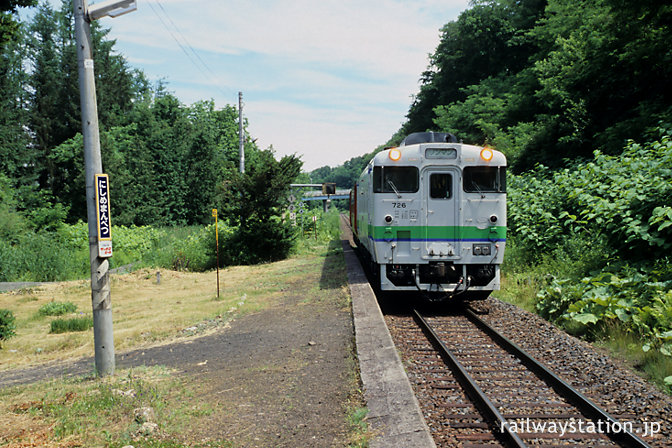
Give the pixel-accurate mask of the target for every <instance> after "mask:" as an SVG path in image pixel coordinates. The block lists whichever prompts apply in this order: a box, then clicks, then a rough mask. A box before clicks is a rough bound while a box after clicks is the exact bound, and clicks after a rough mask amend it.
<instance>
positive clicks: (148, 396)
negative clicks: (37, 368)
mask: <svg viewBox="0 0 672 448" xmlns="http://www.w3.org/2000/svg"><path fill="white" fill-rule="evenodd" d="M195 388H198V385H197V384H188V383H186V382H184V381H183V380H182V379H180V377H179V376H178V375H176V374H175V372H173V371H171V370H168V369H165V368H163V367H142V368H136V369H131V370H124V371H120V372H118V374H117V375H116V376H114V377H107V378H105V379H104V380H97V379H94V378H77V379H68V380H58V381H47V382H41V383H37V384H33V385H29V386H19V387H13V388H10V389H6V390H0V402H1V403H0V428H2V431H0V446H3V447H7V448H13V447H17V448H18V447H24V446H41V447H47V448H49V447H75V446H87V447H119V448H120V447H123V446H126V445H129V444H132V445H133V446H134V447H136V448H140V447H157V448H158V447H162V448H168V447H183V446H191V447H195V446H200V447H203V448H205V447H212V448H215V447H231V446H233V445H232V444H231V443H229V442H227V441H214V442H204V443H202V444H200V445H193V444H190V445H186V444H185V443H184V441H183V440H182V438H181V437H180V432H181V429H182V428H186V427H187V426H189V425H190V424H191V422H192V420H193V419H197V418H199V417H201V416H207V415H209V414H210V413H211V412H212V408H211V405H210V404H209V403H207V402H204V401H199V400H196V399H195V398H194V396H195V395H196V394H195ZM141 407H149V408H151V409H152V411H153V414H154V421H155V422H156V423H157V424H158V432H157V433H155V434H154V435H153V436H151V437H141V438H138V437H137V434H138V431H139V429H140V423H139V422H138V421H137V420H136V418H135V410H136V409H138V408H141Z"/></svg>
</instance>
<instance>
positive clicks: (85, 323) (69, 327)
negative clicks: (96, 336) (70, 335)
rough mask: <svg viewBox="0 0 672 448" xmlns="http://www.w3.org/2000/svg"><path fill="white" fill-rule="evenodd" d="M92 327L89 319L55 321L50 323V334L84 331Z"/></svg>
mask: <svg viewBox="0 0 672 448" xmlns="http://www.w3.org/2000/svg"><path fill="white" fill-rule="evenodd" d="M91 327H93V318H91V317H73V318H72V319H55V320H53V321H51V333H54V334H59V333H67V332H70V331H86V330H88V329H89V328H91Z"/></svg>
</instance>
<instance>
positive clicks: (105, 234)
mask: <svg viewBox="0 0 672 448" xmlns="http://www.w3.org/2000/svg"><path fill="white" fill-rule="evenodd" d="M95 177H96V179H95V188H96V218H97V223H98V256H99V257H101V258H109V257H111V256H112V224H111V223H110V178H109V176H108V175H107V174H96V176H95Z"/></svg>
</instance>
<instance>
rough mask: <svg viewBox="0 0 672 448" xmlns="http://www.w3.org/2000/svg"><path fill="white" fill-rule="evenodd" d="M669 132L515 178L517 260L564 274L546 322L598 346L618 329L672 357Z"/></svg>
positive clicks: (549, 291) (543, 301)
mask: <svg viewBox="0 0 672 448" xmlns="http://www.w3.org/2000/svg"><path fill="white" fill-rule="evenodd" d="M660 131H661V138H660V139H659V140H658V141H654V142H649V143H646V144H639V143H635V142H632V141H631V142H629V143H628V144H627V146H626V148H625V149H624V150H623V153H622V154H621V155H619V156H609V155H605V154H603V153H601V152H599V151H598V152H596V153H595V157H594V159H593V160H592V161H590V162H588V163H585V164H575V165H574V166H573V167H572V168H566V169H563V170H560V171H556V172H550V171H549V170H547V169H545V168H543V167H538V169H537V170H536V171H535V172H528V173H525V174H522V175H519V176H512V178H511V182H510V184H509V185H510V189H509V235H510V236H511V238H512V239H513V241H514V242H515V243H514V244H515V246H516V249H517V250H516V254H515V257H516V258H517V259H519V260H523V262H527V263H540V264H544V265H546V266H547V268H548V271H549V272H553V274H554V275H555V277H553V278H552V279H551V281H550V284H548V285H543V284H542V285H541V287H540V292H539V294H538V296H537V300H538V302H537V305H536V309H537V311H538V312H539V313H540V314H541V315H542V316H544V317H546V318H548V319H549V320H551V321H554V322H556V323H558V324H560V325H562V326H563V327H564V328H566V329H567V330H568V331H571V332H573V333H576V334H581V335H585V336H587V337H591V338H594V337H600V335H601V334H602V333H603V332H604V331H605V329H609V328H611V326H612V325H614V324H617V325H618V326H619V328H624V329H625V331H628V332H631V333H632V334H634V335H635V336H636V337H637V338H639V339H640V340H641V341H642V343H641V344H642V345H641V346H642V349H643V350H644V351H648V350H651V349H655V350H657V351H659V352H660V353H661V354H662V355H665V356H672V268H670V266H671V263H672V260H670V257H669V251H670V249H671V248H672V233H671V230H670V229H672V213H671V210H670V207H669V204H670V203H672V133H670V131H668V130H665V129H661V130H660ZM521 249H522V250H521ZM551 260H553V261H551ZM651 260H657V261H656V262H652V261H651ZM509 264H510V261H509ZM558 272H562V276H558V274H557V273H558Z"/></svg>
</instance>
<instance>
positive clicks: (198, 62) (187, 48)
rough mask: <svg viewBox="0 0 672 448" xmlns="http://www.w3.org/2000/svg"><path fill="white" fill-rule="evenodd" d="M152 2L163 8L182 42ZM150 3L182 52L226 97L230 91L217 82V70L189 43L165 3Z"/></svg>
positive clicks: (156, 1)
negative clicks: (169, 13)
mask: <svg viewBox="0 0 672 448" xmlns="http://www.w3.org/2000/svg"><path fill="white" fill-rule="evenodd" d="M152 2H154V3H156V5H157V6H158V7H159V9H160V10H161V12H162V13H163V15H164V16H165V18H166V19H167V20H168V21H169V22H170V24H171V25H172V27H173V28H174V30H175V33H177V34H178V35H179V37H181V38H182V42H180V39H179V38H178V36H176V34H175V33H174V32H173V30H171V29H170V27H169V25H168V24H167V23H166V20H164V18H163V17H162V16H161V14H159V11H157V9H156V8H155V7H154V6H153V5H152ZM148 4H149V7H150V8H151V9H152V12H153V13H154V15H156V17H157V18H158V19H159V21H160V22H161V25H163V27H164V28H165V29H166V31H168V33H169V34H170V36H171V37H172V38H173V40H174V41H175V43H177V45H178V46H179V47H180V49H181V50H182V52H183V53H184V54H185V55H186V56H187V57H188V58H189V60H190V61H191V63H192V64H193V65H194V67H196V69H198V71H199V72H200V73H201V74H202V75H203V76H204V77H205V78H206V79H209V80H210V81H211V82H212V83H213V84H214V86H215V88H216V89H217V90H219V91H220V92H221V93H222V94H223V95H224V96H225V97H226V96H228V95H229V93H227V92H225V91H224V90H223V89H222V88H221V87H220V86H219V85H218V84H217V82H216V79H217V75H216V74H215V72H214V71H213V70H212V69H211V68H210V66H209V65H208V64H207V63H206V62H205V61H204V60H203V58H201V56H200V55H199V54H198V53H197V52H196V50H195V49H194V47H192V46H191V44H190V43H189V41H188V40H187V38H186V37H185V36H184V34H182V31H180V29H179V28H178V26H177V25H176V24H175V22H174V21H173V20H172V19H171V18H170V16H169V15H168V12H167V11H166V9H165V8H164V7H163V5H162V4H161V3H159V0H151V1H149V2H148ZM203 69H205V71H207V72H208V73H209V74H206V73H205V71H204V70H203Z"/></svg>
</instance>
